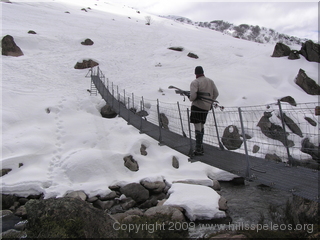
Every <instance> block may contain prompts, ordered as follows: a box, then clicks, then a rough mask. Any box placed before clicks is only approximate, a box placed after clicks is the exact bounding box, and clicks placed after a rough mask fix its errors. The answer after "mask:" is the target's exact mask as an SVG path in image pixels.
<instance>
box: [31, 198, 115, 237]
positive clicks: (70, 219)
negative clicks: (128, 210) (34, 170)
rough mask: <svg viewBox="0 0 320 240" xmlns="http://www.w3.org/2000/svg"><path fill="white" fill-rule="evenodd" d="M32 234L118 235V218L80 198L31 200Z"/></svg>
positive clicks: (54, 235)
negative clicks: (116, 224) (116, 220)
mask: <svg viewBox="0 0 320 240" xmlns="http://www.w3.org/2000/svg"><path fill="white" fill-rule="evenodd" d="M26 209H27V214H28V225H27V230H28V238H78V239H79V238H117V236H118V234H117V232H116V231H115V230H114V228H113V224H114V223H115V220H114V219H113V218H111V216H110V215H108V214H106V213H105V212H104V211H101V210H99V209H97V208H94V207H93V206H91V205H90V204H89V203H87V202H85V201H82V200H80V199H77V198H56V199H44V200H30V201H29V202H28V203H27V204H26Z"/></svg>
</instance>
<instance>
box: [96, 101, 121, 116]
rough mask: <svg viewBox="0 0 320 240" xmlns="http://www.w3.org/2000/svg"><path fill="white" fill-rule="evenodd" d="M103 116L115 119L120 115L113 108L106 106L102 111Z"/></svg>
mask: <svg viewBox="0 0 320 240" xmlns="http://www.w3.org/2000/svg"><path fill="white" fill-rule="evenodd" d="M100 113H101V116H102V117H104V118H115V117H116V116H117V115H118V114H117V113H116V112H115V111H114V110H113V108H112V107H111V106H110V105H108V104H106V105H105V106H104V107H103V108H101V110H100Z"/></svg>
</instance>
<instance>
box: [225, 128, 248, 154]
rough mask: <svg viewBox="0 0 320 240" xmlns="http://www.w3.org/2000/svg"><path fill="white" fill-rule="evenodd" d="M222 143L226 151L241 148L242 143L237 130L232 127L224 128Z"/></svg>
mask: <svg viewBox="0 0 320 240" xmlns="http://www.w3.org/2000/svg"><path fill="white" fill-rule="evenodd" d="M221 140H222V143H223V145H224V146H225V147H226V148H227V149H228V150H236V149H238V148H240V147H241V145H242V143H243V141H242V139H241V138H240V134H239V130H238V128H237V127H236V126H234V125H229V126H228V127H226V128H225V130H224V132H223V136H222V139H221Z"/></svg>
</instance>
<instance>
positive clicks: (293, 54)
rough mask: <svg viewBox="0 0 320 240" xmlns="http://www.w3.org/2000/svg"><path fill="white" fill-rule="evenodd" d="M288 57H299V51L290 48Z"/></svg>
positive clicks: (292, 58)
mask: <svg viewBox="0 0 320 240" xmlns="http://www.w3.org/2000/svg"><path fill="white" fill-rule="evenodd" d="M288 59H290V60H296V59H300V54H299V51H297V50H291V51H290V54H289V57H288Z"/></svg>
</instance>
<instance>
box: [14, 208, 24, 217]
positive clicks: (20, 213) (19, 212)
mask: <svg viewBox="0 0 320 240" xmlns="http://www.w3.org/2000/svg"><path fill="white" fill-rule="evenodd" d="M14 214H15V215H16V216H18V217H21V218H22V219H26V218H27V209H26V207H25V206H20V207H18V208H17V210H16V211H15V213H14Z"/></svg>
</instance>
